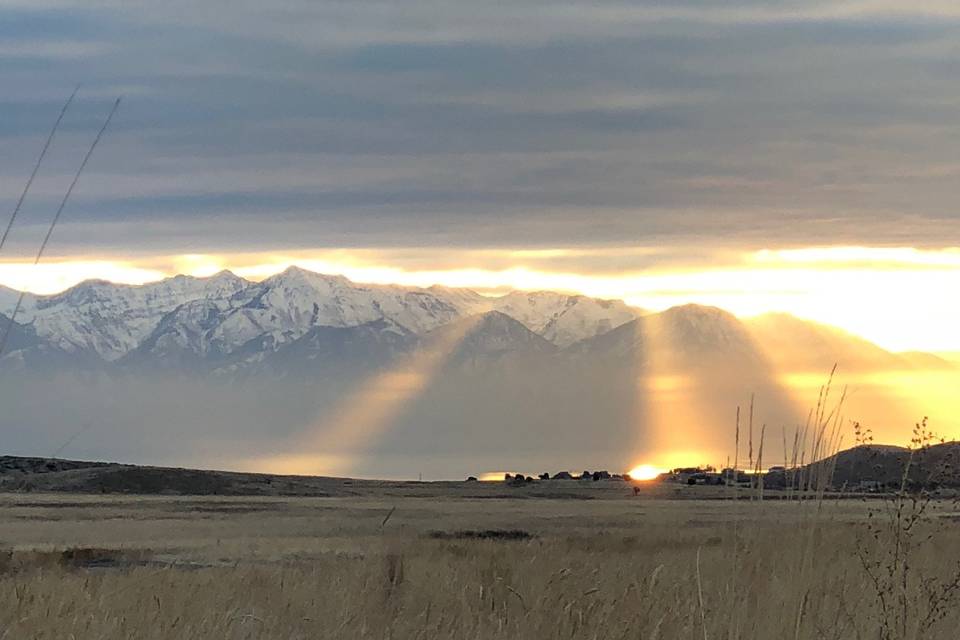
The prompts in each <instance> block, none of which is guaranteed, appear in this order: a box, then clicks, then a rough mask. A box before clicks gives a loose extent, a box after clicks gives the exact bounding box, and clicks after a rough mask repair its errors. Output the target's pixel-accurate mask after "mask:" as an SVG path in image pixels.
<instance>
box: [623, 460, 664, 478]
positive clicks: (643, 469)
mask: <svg viewBox="0 0 960 640" xmlns="http://www.w3.org/2000/svg"><path fill="white" fill-rule="evenodd" d="M661 473H663V471H662V470H661V469H658V468H656V467H655V466H653V465H652V464H641V465H639V466H636V467H634V468H633V469H631V470H630V471H628V472H627V475H629V476H630V478H631V479H632V480H655V479H656V478H657V476H659V475H660V474H661Z"/></svg>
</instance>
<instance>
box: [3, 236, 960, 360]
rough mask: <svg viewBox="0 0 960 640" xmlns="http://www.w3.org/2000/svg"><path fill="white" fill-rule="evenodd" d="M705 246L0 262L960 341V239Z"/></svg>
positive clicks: (938, 345)
mask: <svg viewBox="0 0 960 640" xmlns="http://www.w3.org/2000/svg"><path fill="white" fill-rule="evenodd" d="M678 251H680V249H678ZM701 253H702V255H703V257H702V258H698V259H697V260H698V261H697V262H696V263H689V264H688V263H685V262H683V261H682V260H681V261H679V262H677V261H676V260H674V258H672V257H671V254H670V250H669V248H665V247H599V248H598V247H585V248H582V247H559V248H540V249H537V248H523V247H520V248H504V249H476V250H468V249H464V250H456V251H454V250H444V249H423V248H418V249H416V250H414V249H407V248H397V249H374V248H357V249H349V250H348V249H322V250H315V251H293V252H287V253H266V252H260V253H247V254H240V253H234V254H183V255H174V256H145V257H142V258H138V259H136V260H127V261H117V260H111V259H104V258H101V257H88V258H83V259H66V258H60V259H55V260H52V261H48V262H45V263H42V264H41V265H39V266H38V267H36V268H34V267H33V266H32V265H30V264H28V263H24V262H17V263H14V262H4V263H0V284H4V285H6V286H10V287H13V288H23V289H26V290H29V291H32V292H35V293H53V292H56V291H60V290H63V289H64V288H66V287H69V286H71V285H74V284H76V283H78V282H80V281H82V280H84V279H88V278H101V279H106V280H111V281H115V282H123V283H130V284H140V283H143V282H148V281H153V280H158V279H160V278H162V277H164V276H169V275H174V274H176V273H186V274H189V275H195V276H209V275H212V274H213V273H216V272H217V271H220V270H222V269H230V270H232V271H234V272H235V273H236V274H237V275H239V276H242V277H245V278H248V279H251V280H260V279H263V278H266V277H268V276H271V275H273V274H276V273H278V272H280V271H282V270H283V269H284V268H286V267H288V266H290V265H298V266H301V267H303V268H305V269H309V270H312V271H317V272H320V273H328V274H336V275H343V276H346V277H348V278H350V279H351V280H354V281H355V282H358V283H368V284H382V285H387V284H398V285H404V286H417V287H429V286H432V285H442V286H448V287H468V288H472V289H475V290H477V291H479V292H481V293H502V292H504V291H507V290H512V289H517V290H528V291H533V290H552V291H560V292H570V293H581V294H585V295H590V296H595V297H601V298H620V299H623V300H625V301H626V302H627V303H628V304H632V305H635V306H637V307H640V308H643V309H647V310H650V311H660V310H663V309H666V308H669V307H671V306H675V305H680V304H687V303H691V302H692V303H697V304H706V305H714V306H718V307H721V308H723V309H726V310H728V311H730V312H732V313H734V314H736V315H738V316H741V317H746V316H753V315H758V314H762V313H766V312H770V311H782V312H787V313H791V314H793V315H796V316H798V317H801V318H805V319H810V320H816V321H819V322H823V323H827V324H831V325H834V326H837V327H840V328H843V329H845V330H847V331H851V332H853V333H855V334H857V335H860V336H863V337H865V338H867V339H868V340H871V341H873V342H876V343H877V344H879V345H880V346H882V347H884V348H887V349H891V350H926V351H958V350H960V332H957V331H956V330H955V328H956V327H957V326H958V325H960V304H958V303H957V302H956V300H955V298H954V297H952V296H948V295H945V292H948V291H952V290H953V289H954V288H955V285H956V283H957V282H958V281H960V248H945V249H936V250H933V249H930V250H928V249H918V248H914V247H803V248H792V249H761V250H755V251H741V252H739V253H737V252H732V251H728V250H723V251H721V250H717V251H714V252H711V251H709V250H706V251H703V252H701ZM683 255H688V254H683ZM692 259H693V258H688V260H692ZM611 265H613V267H615V268H611Z"/></svg>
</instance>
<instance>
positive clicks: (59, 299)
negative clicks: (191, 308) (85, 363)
mask: <svg viewBox="0 0 960 640" xmlns="http://www.w3.org/2000/svg"><path fill="white" fill-rule="evenodd" d="M249 284H250V283H248V282H247V281H245V280H243V279H242V278H239V277H237V276H235V275H233V274H232V273H230V272H227V271H224V272H221V273H218V274H217V275H215V276H212V277H209V278H194V277H191V276H176V277H173V278H168V279H166V280H162V281H160V282H153V283H150V284H145V285H140V286H135V285H122V284H113V283H111V282H106V281H102V280H91V281H88V282H83V283H81V284H78V285H77V286H75V287H72V288H70V289H67V290H66V291H64V292H63V293H59V294H56V295H52V296H34V295H27V296H25V297H24V300H23V304H22V306H21V308H20V311H19V313H18V314H17V318H16V319H17V322H20V323H23V324H29V325H30V326H31V327H32V328H33V329H34V330H35V331H36V333H37V335H38V336H39V337H41V338H44V339H45V340H47V341H49V342H50V343H52V344H54V345H56V346H57V347H58V348H60V349H63V350H64V351H67V352H91V353H93V354H96V355H97V356H99V357H101V358H103V359H104V360H107V361H114V360H117V359H119V358H121V357H122V356H123V355H125V354H126V353H127V352H129V351H131V350H133V349H135V348H136V347H137V346H138V345H139V344H140V342H141V341H142V340H143V339H144V338H146V337H147V336H148V335H149V334H150V332H151V331H153V330H154V329H155V328H156V326H157V325H158V324H159V322H160V320H161V319H162V318H163V316H164V315H165V314H167V313H169V312H171V311H173V310H174V309H176V308H178V307H179V306H181V305H183V304H185V303H187V302H189V301H193V300H223V299H226V298H229V297H230V296H232V295H234V294H235V293H237V292H238V291H241V290H242V289H244V288H245V287H246V286H248V285H249ZM6 300H7V298H6V297H3V298H2V299H0V302H3V303H6ZM14 302H15V301H14ZM9 306H10V307H12V306H13V305H12V304H10V305H9ZM0 310H2V311H3V312H5V313H9V312H10V309H9V308H3V309H0Z"/></svg>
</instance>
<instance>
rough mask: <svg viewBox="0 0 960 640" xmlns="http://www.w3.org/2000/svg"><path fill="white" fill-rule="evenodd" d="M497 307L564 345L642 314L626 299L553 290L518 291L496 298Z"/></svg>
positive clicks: (561, 345)
mask: <svg viewBox="0 0 960 640" xmlns="http://www.w3.org/2000/svg"><path fill="white" fill-rule="evenodd" d="M493 308H494V309H495V310H497V311H500V312H501V313H504V314H506V315H508V316H510V317H511V318H514V319H516V320H519V321H520V322H522V323H523V324H525V325H526V326H527V328H528V329H530V330H531V331H534V332H536V333H539V334H540V335H542V336H543V337H544V338H546V339H547V340H549V341H550V342H553V343H554V344H556V345H558V346H560V347H568V346H570V345H572V344H573V343H575V342H579V341H580V340H583V339H585V338H592V337H593V336H597V335H600V334H602V333H606V332H608V331H610V330H611V329H615V328H617V327H619V326H620V325H623V324H626V323H627V322H630V321H631V320H634V319H635V318H637V317H638V316H639V315H640V311H639V310H638V309H635V308H633V307H630V306H627V304H626V303H625V302H623V301H622V300H598V299H596V298H588V297H586V296H579V295H565V294H560V293H553V292H551V291H536V292H533V293H526V292H523V291H515V292H513V293H509V294H507V295H505V296H503V297H502V298H498V299H496V300H495V301H494V302H493Z"/></svg>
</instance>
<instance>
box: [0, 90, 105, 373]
mask: <svg viewBox="0 0 960 640" xmlns="http://www.w3.org/2000/svg"><path fill="white" fill-rule="evenodd" d="M119 108H120V98H117V100H116V102H114V103H113V108H112V109H110V114H109V115H108V116H107V119H106V120H105V121H104V123H103V126H102V127H100V131H98V132H97V137H96V138H94V139H93V143H92V144H91V145H90V148H89V149H87V154H86V155H85V156H83V162H81V163H80V168H79V169H77V173H76V174H75V175H74V176H73V182H71V183H70V186H69V187H68V188H67V193H66V194H64V196H63V200H62V201H61V202H60V206H59V207H58V208H57V213H56V214H55V215H54V216H53V220H52V221H51V222H50V228H48V229H47V235H45V236H44V238H43V242H41V243H40V249H39V250H38V251H37V257H36V259H35V260H34V261H33V266H37V264H39V262H40V258H42V257H43V252H44V251H45V250H46V248H47V244H48V243H49V242H50V236H52V235H53V230H54V228H56V226H57V223H58V222H59V221H60V215H61V214H62V213H63V210H64V208H65V207H66V206H67V201H68V200H70V195H71V194H72V193H73V189H74V187H76V186H77V182H79V181H80V176H81V174H83V170H84V168H86V166H87V162H88V161H89V160H90V156H92V155H93V150H94V149H96V148H97V144H99V143H100V138H102V137H103V134H104V132H105V131H106V130H107V127H108V126H110V121H111V120H113V116H114V114H115V113H116V112H117V109H119ZM25 295H26V292H25V291H21V292H20V295H19V296H18V297H17V304H16V306H15V307H14V308H13V313H11V314H10V318H9V320H8V322H7V327H6V329H5V330H4V332H3V338H2V339H0V356H3V353H4V351H5V350H6V348H7V339H8V338H9V337H10V330H11V329H12V328H13V324H14V320H15V319H16V317H17V314H18V313H19V312H20V307H21V306H22V305H23V298H24V296H25Z"/></svg>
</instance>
